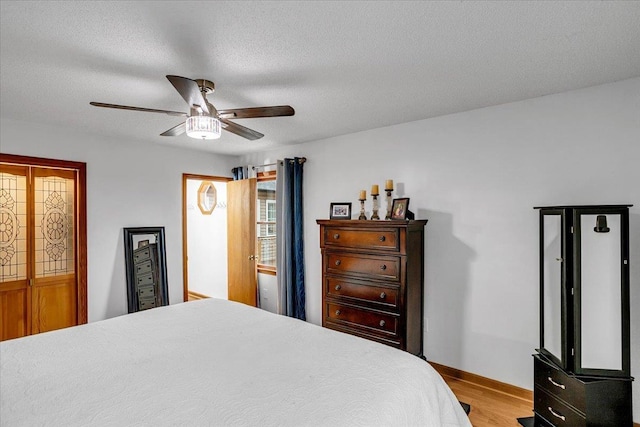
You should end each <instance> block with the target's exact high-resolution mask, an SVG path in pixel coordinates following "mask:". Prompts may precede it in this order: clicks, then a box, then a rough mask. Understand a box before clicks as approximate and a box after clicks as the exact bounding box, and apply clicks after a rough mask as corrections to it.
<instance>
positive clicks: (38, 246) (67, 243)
mask: <svg viewBox="0 0 640 427" xmlns="http://www.w3.org/2000/svg"><path fill="white" fill-rule="evenodd" d="M75 194H76V177H75V172H74V171H70V170H61V169H44V168H33V210H34V215H33V249H34V250H33V253H32V254H30V255H31V256H32V259H33V264H32V265H33V268H32V275H31V277H32V281H31V287H32V296H31V307H32V311H31V319H32V323H31V324H32V333H34V334H36V333H38V332H46V331H51V330H53V329H60V328H66V327H68V326H73V325H76V324H77V322H76V305H77V303H76V295H77V289H76V275H75V270H76V268H75V258H76V257H75V252H76V248H75V240H76V239H75V230H74V224H75V214H76V213H75V200H76V198H75Z"/></svg>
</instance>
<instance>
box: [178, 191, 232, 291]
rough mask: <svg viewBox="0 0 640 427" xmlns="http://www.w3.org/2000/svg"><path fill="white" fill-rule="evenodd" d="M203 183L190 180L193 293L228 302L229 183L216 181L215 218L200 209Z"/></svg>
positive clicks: (191, 277)
mask: <svg viewBox="0 0 640 427" xmlns="http://www.w3.org/2000/svg"><path fill="white" fill-rule="evenodd" d="M202 182H203V181H202V180H199V179H188V180H187V235H188V239H187V246H188V247H187V254H188V266H189V275H188V276H187V279H188V281H189V290H190V291H194V292H198V293H200V294H202V295H206V296H209V297H214V298H222V299H227V297H228V296H229V292H228V290H229V288H228V286H227V277H228V274H227V183H226V182H223V181H213V186H214V187H215V188H216V193H217V203H216V208H215V209H214V210H213V212H211V215H204V214H203V213H202V212H201V211H200V208H198V189H199V188H200V185H201V184H202Z"/></svg>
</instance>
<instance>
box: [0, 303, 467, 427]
mask: <svg viewBox="0 0 640 427" xmlns="http://www.w3.org/2000/svg"><path fill="white" fill-rule="evenodd" d="M0 363H1V370H0V425H2V426H36V425H50V426H88V425H99V426H103V425H104V426H124V425H137V426H143V425H154V426H161V425H189V426H201V425H218V426H290V425H291V426H342V425H345V426H383V425H409V426H434V427H436V426H437V427H442V426H470V425H471V424H470V423H469V420H468V418H467V417H466V415H465V413H464V411H463V410H462V408H461V406H460V404H459V403H458V401H457V400H456V398H455V396H454V395H453V393H452V392H451V390H450V389H449V388H448V387H447V385H446V384H445V382H444V381H443V379H442V378H441V377H440V376H439V374H438V373H437V372H436V371H435V370H434V369H433V368H432V367H431V366H430V365H429V364H428V363H426V362H425V361H423V360H421V359H419V358H418V357H416V356H413V355H411V354H409V353H406V352H403V351H400V350H397V349H394V348H391V347H388V346H385V345H382V344H378V343H374V342H371V341H368V340H365V339H362V338H358V337H354V336H351V335H347V334H344V333H341V332H336V331H332V330H329V329H326V328H322V327H319V326H316V325H313V324H311V323H307V322H302V321H299V320H295V319H291V318H288V317H284V316H278V315H275V314H272V313H269V312H266V311H264V310H260V309H256V308H253V307H249V306H246V305H243V304H239V303H234V302H229V301H225V300H220V299H214V298H211V299H204V300H199V301H193V302H188V303H182V304H175V305H171V306H166V307H159V308H155V309H152V310H146V311H141V312H138V313H133V314H128V315H125V316H120V317H116V318H112V319H108V320H103V321H99V322H94V323H90V324H86V325H81V326H76V327H72V328H67V329H62V330H58V331H53V332H47V333H42V334H39V335H33V336H28V337H24V338H19V339H15V340H9V341H4V342H2V343H0Z"/></svg>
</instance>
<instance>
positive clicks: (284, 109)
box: [218, 105, 295, 119]
mask: <svg viewBox="0 0 640 427" xmlns="http://www.w3.org/2000/svg"><path fill="white" fill-rule="evenodd" d="M294 114H295V110H294V109H293V108H292V107H290V106H289V105H278V106H275V107H253V108H232V109H228V110H218V117H220V118H224V119H251V118H257V117H282V116H293V115H294Z"/></svg>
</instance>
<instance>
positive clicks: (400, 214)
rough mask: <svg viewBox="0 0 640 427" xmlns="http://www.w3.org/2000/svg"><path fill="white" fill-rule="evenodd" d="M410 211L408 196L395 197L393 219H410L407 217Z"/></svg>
mask: <svg viewBox="0 0 640 427" xmlns="http://www.w3.org/2000/svg"><path fill="white" fill-rule="evenodd" d="M408 213H409V198H408V197H403V198H399V199H393V204H392V205H391V219H409V218H408V217H407V215H408ZM411 219H412V218H411Z"/></svg>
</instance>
